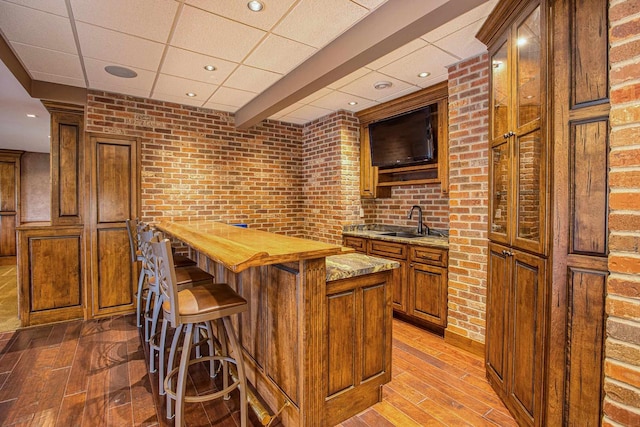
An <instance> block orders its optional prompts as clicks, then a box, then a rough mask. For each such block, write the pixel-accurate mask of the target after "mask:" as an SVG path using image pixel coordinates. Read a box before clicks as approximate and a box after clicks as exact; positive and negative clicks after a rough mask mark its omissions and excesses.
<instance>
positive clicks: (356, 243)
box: [342, 236, 367, 253]
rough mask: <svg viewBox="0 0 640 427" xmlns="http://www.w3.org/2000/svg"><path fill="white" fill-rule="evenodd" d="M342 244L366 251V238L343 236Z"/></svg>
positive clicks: (359, 250)
mask: <svg viewBox="0 0 640 427" xmlns="http://www.w3.org/2000/svg"><path fill="white" fill-rule="evenodd" d="M342 246H346V247H349V248H353V249H355V250H356V251H358V252H362V253H367V240H366V239H363V238H362V237H351V236H344V237H343V238H342Z"/></svg>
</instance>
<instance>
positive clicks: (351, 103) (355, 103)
mask: <svg viewBox="0 0 640 427" xmlns="http://www.w3.org/2000/svg"><path fill="white" fill-rule="evenodd" d="M349 105H358V103H357V102H356V101H351V102H350V103H349Z"/></svg>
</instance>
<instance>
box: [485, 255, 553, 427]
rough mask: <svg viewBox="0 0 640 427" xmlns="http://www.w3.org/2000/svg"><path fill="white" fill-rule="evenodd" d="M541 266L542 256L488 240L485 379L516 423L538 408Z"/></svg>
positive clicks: (531, 420)
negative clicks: (489, 309) (488, 308)
mask: <svg viewBox="0 0 640 427" xmlns="http://www.w3.org/2000/svg"><path fill="white" fill-rule="evenodd" d="M545 266H546V261H545V259H544V258H542V257H539V256H535V255H531V254H528V253H526V252H522V251H518V250H515V249H512V248H510V247H508V246H503V245H498V244H494V243H491V244H490V245H489V265H488V276H489V281H490V283H491V284H492V286H490V287H489V289H488V294H487V306H489V307H490V308H491V314H490V315H489V316H488V317H487V328H486V344H485V350H486V368H487V378H488V379H489V383H490V384H491V385H492V386H493V387H494V389H496V391H497V392H498V395H499V396H500V397H501V398H502V399H503V400H504V401H505V403H506V405H507V407H508V408H509V410H510V411H511V412H512V414H513V415H514V417H515V418H516V419H517V420H518V422H519V423H520V424H521V425H533V424H535V423H539V422H540V415H541V411H542V409H543V406H542V404H543V401H542V398H543V384H544V379H543V375H544V364H543V361H544V349H545V346H544V343H543V340H544V336H545V334H544V330H545V300H546V298H547V295H546V279H545V274H546V269H545ZM497 285H499V286H497Z"/></svg>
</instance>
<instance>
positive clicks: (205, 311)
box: [151, 239, 248, 427]
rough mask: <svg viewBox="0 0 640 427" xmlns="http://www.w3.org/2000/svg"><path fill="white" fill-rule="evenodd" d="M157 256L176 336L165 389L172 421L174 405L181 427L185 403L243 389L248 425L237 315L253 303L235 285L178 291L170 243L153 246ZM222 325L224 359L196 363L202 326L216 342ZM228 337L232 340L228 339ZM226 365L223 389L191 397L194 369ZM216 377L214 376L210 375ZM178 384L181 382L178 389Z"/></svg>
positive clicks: (242, 412)
mask: <svg viewBox="0 0 640 427" xmlns="http://www.w3.org/2000/svg"><path fill="white" fill-rule="evenodd" d="M151 247H152V251H153V257H154V258H153V264H152V267H151V268H152V271H153V273H152V274H153V275H154V277H155V279H156V281H157V283H158V286H159V289H160V292H162V294H163V295H164V296H165V297H166V299H165V301H164V302H163V304H162V310H163V312H164V318H165V319H167V320H168V321H169V322H170V323H171V326H172V327H174V328H175V330H176V332H175V335H174V338H173V340H172V344H171V355H170V356H169V361H170V362H169V363H170V364H169V372H168V374H167V376H166V378H165V380H164V388H165V390H166V394H167V416H168V418H172V417H173V416H174V414H173V413H172V409H171V408H172V400H175V402H176V410H175V419H176V420H175V425H176V426H182V425H183V423H184V421H183V416H184V404H185V402H204V401H207V400H212V399H217V398H220V397H226V396H228V394H229V393H230V392H231V391H232V390H234V389H236V388H238V389H239V392H240V423H241V424H240V425H241V426H242V427H246V425H247V380H246V377H245V372H244V362H243V356H242V349H241V347H240V345H239V343H238V340H237V338H236V336H235V332H234V331H233V326H232V324H231V316H233V315H234V314H239V313H242V312H244V311H246V310H247V309H248V304H247V301H246V300H245V299H244V298H242V297H241V296H240V295H238V294H237V293H236V292H235V291H234V290H233V289H231V287H229V285H227V284H223V283H216V284H209V285H199V286H193V287H190V288H186V289H183V290H180V291H179V290H178V287H177V280H176V269H175V268H174V267H173V261H172V254H171V245H170V243H169V241H168V240H166V239H165V240H163V241H161V242H152V243H151ZM213 321H216V322H219V321H222V325H223V327H222V328H220V332H219V334H218V339H219V340H220V343H221V351H220V353H219V354H218V355H214V353H213V352H210V354H209V356H206V357H202V358H200V359H194V360H191V359H190V358H191V345H192V344H191V342H192V340H193V333H194V328H195V327H196V325H198V324H200V323H204V324H206V325H207V333H208V338H209V339H210V340H213V335H212V331H213V326H212V322H213ZM182 332H184V340H183V344H182V354H181V355H180V364H179V366H178V367H177V368H173V356H174V355H175V352H176V350H177V347H178V344H179V337H180V336H181V335H182ZM225 336H226V338H225ZM227 341H228V343H229V344H230V345H231V350H232V352H233V356H234V357H233V358H232V357H230V356H229V355H228V353H227V351H226V348H227ZM207 360H210V361H215V360H217V361H220V362H222V364H223V367H224V369H223V374H224V377H223V381H224V382H223V389H222V390H220V391H217V392H212V393H209V394H206V395H199V396H187V395H186V383H187V377H188V369H189V366H190V365H193V364H195V363H198V362H201V361H207ZM228 363H232V364H234V365H235V366H236V369H237V380H236V381H233V382H232V383H231V384H229V382H228V377H227V374H228V371H229V369H228ZM210 374H211V375H212V376H213V372H211V373H210ZM174 379H176V380H177V383H176V386H175V388H174V386H173V383H174Z"/></svg>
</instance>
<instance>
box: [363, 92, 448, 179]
mask: <svg viewBox="0 0 640 427" xmlns="http://www.w3.org/2000/svg"><path fill="white" fill-rule="evenodd" d="M437 109H438V105H437V104H433V105H429V106H427V107H424V108H421V109H420V110H415V111H412V112H410V113H406V114H402V115H399V116H395V117H391V118H389V119H384V120H380V121H377V122H374V123H371V124H370V125H369V144H370V147H371V164H372V165H373V166H379V167H398V166H408V165H414V164H419V163H429V162H435V161H436V159H437V156H436V151H437V147H438V129H437V126H438V111H437Z"/></svg>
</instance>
